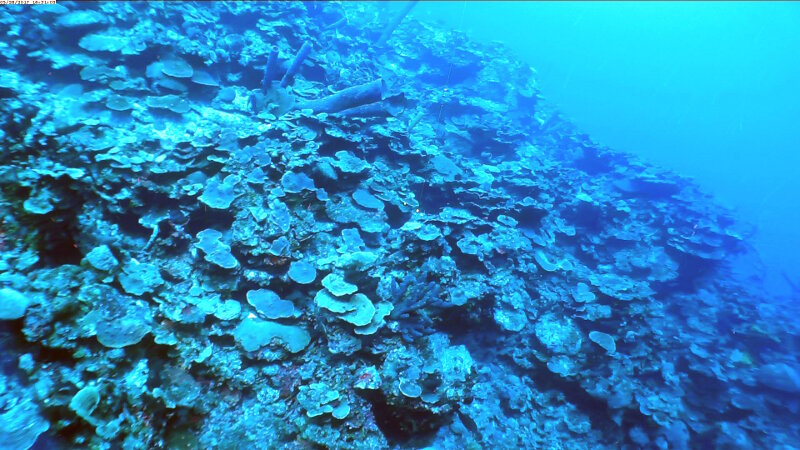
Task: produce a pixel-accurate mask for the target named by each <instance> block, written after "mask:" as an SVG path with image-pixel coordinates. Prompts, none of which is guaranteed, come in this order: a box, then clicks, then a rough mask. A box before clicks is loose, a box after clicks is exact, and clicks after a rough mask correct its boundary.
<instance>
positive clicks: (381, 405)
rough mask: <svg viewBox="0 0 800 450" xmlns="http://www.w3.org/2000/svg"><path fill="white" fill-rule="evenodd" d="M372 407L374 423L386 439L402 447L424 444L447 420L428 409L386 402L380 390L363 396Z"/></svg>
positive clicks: (414, 446)
mask: <svg viewBox="0 0 800 450" xmlns="http://www.w3.org/2000/svg"><path fill="white" fill-rule="evenodd" d="M365 398H366V400H367V401H368V402H369V403H370V405H371V407H372V415H373V416H374V417H375V423H376V424H377V425H378V428H379V429H380V430H381V432H382V433H383V435H384V436H385V437H386V439H387V440H388V441H389V442H390V443H393V444H395V445H400V446H403V447H413V448H416V447H417V446H424V444H425V443H426V442H427V441H429V440H430V439H431V438H432V437H433V436H434V434H436V431H437V430H438V429H439V428H440V427H441V426H442V425H445V423H446V422H447V420H446V418H445V417H442V416H437V415H435V414H433V413H431V412H430V411H425V410H417V409H412V408H405V407H402V406H398V405H390V404H388V403H387V400H386V397H385V396H384V395H383V393H381V392H380V391H377V392H370V393H369V394H368V395H366V396H365Z"/></svg>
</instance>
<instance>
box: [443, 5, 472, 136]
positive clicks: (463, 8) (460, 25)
mask: <svg viewBox="0 0 800 450" xmlns="http://www.w3.org/2000/svg"><path fill="white" fill-rule="evenodd" d="M466 9H467V0H464V2H463V3H462V4H461V17H460V18H459V19H458V28H457V30H458V31H461V29H462V28H463V27H464V11H466ZM452 73H453V61H450V68H448V69H447V81H446V82H445V86H444V91H445V92H447V91H448V89H449V88H450V74H452ZM443 110H444V102H442V104H441V105H439V117H437V118H436V123H439V124H441V123H442V111H443Z"/></svg>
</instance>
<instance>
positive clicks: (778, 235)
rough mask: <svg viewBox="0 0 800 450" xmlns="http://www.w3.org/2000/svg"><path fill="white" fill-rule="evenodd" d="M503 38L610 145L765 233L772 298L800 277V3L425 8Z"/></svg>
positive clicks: (435, 16) (488, 37)
mask: <svg viewBox="0 0 800 450" xmlns="http://www.w3.org/2000/svg"><path fill="white" fill-rule="evenodd" d="M412 14H415V15H418V16H420V17H425V18H426V19H429V20H434V21H437V22H439V23H442V24H444V25H445V26H446V27H448V28H454V29H461V30H464V31H465V32H466V33H468V34H469V35H470V36H471V37H472V38H474V39H476V40H480V41H483V42H491V41H501V42H503V43H504V44H506V45H507V46H508V47H509V48H511V49H512V50H513V51H514V53H515V54H516V55H517V56H518V57H519V58H521V59H522V60H524V61H526V62H527V63H529V64H530V65H531V66H533V67H534V68H535V69H536V70H537V74H538V80H539V83H540V85H541V86H542V90H543V91H544V92H545V93H546V96H547V97H548V98H549V99H551V100H552V101H553V102H555V103H557V104H558V106H559V108H560V109H561V110H562V112H563V113H564V114H565V115H566V116H568V117H569V118H570V119H571V120H573V121H574V122H575V123H576V124H578V125H579V126H580V127H581V129H583V130H584V131H586V132H587V133H589V134H591V136H592V137H593V138H594V139H596V140H597V141H598V142H600V143H602V144H604V145H608V146H610V147H613V148H615V149H617V150H621V151H625V152H630V153H634V154H637V155H641V156H643V157H644V158H646V159H647V160H648V161H650V162H652V163H653V164H658V165H660V166H662V167H666V168H669V169H672V170H675V171H676V172H678V173H681V174H683V175H686V176H690V177H692V178H693V179H695V180H696V181H697V182H698V183H699V184H700V185H701V186H702V187H703V189H705V190H706V191H708V192H710V193H711V194H713V195H714V196H715V198H716V199H717V201H718V202H720V203H721V204H724V205H726V206H728V207H730V208H732V209H734V210H735V211H736V213H737V214H738V215H739V217H741V219H742V220H743V221H746V222H748V223H749V224H751V225H752V226H753V227H755V228H756V229H757V233H756V235H755V236H754V237H753V243H754V245H756V246H757V248H758V251H759V254H760V256H761V258H762V263H763V264H764V265H765V268H763V269H761V270H764V271H765V272H766V277H767V284H768V287H769V289H771V290H772V291H773V292H775V293H777V294H779V295H789V294H790V292H791V291H790V286H789V285H787V283H786V280H785V278H784V274H785V276H786V277H789V278H790V279H791V280H793V281H794V282H796V280H798V279H800V252H798V251H797V250H798V249H800V232H799V231H798V226H797V224H798V223H800V200H799V199H798V195H797V194H798V192H800V177H798V169H797V168H798V167H800V151H798V150H800V126H798V125H797V124H798V123H800V86H799V85H798V83H797V80H798V78H800V60H799V59H798V58H797V57H796V55H797V54H798V53H799V52H800V33H797V29H798V28H800V4H798V3H796V2H423V3H422V4H420V6H419V7H417V8H416V9H415V10H414V11H413V12H412Z"/></svg>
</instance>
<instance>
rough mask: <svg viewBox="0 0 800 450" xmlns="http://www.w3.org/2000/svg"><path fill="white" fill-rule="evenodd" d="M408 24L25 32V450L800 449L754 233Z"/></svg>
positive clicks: (10, 272) (6, 389)
mask: <svg viewBox="0 0 800 450" xmlns="http://www.w3.org/2000/svg"><path fill="white" fill-rule="evenodd" d="M396 17H397V16H396V15H393V14H392V13H391V12H388V11H387V9H386V8H384V7H383V6H382V5H380V4H377V5H376V4H370V3H361V2H352V3H350V2H344V3H335V2H332V3H317V2H308V3H306V4H304V3H299V2H298V3H288V2H272V3H250V2H231V3H196V4H188V3H186V4H184V3H169V2H155V3H146V2H136V3H123V2H106V3H83V2H81V3H71V2H59V4H57V5H47V6H22V5H3V7H2V8H0V33H2V35H3V36H4V38H3V39H2V40H0V62H2V63H0V66H2V68H0V110H2V112H3V113H2V114H0V146H1V149H2V151H1V152H0V218H2V225H0V237H1V238H2V240H0V245H1V246H2V256H0V283H2V289H0V349H2V350H3V352H2V356H1V358H2V369H3V370H2V373H0V377H2V383H0V386H2V387H0V446H2V445H6V446H10V447H7V448H15V449H25V448H30V447H31V446H34V445H38V446H40V448H59V446H64V447H69V448H74V447H78V448H98V449H100V448H125V449H145V448H203V449H205V448H218V449H240V448H270V449H271V448H285V449H301V448H331V449H345V448H421V447H430V448H490V447H495V448H591V449H598V448H614V449H618V448H709V447H720V448H744V447H748V446H749V447H760V448H795V447H792V445H796V443H797V442H798V441H799V439H798V438H799V437H800V424H799V423H798V422H797V421H796V420H794V419H793V417H795V415H796V414H797V413H798V409H800V374H799V373H800V372H799V371H798V360H797V355H796V352H795V353H787V352H786V349H787V348H793V347H791V346H793V345H797V344H798V335H800V330H799V329H798V323H797V321H796V320H795V321H791V320H789V319H787V318H788V317H791V314H792V310H789V309H787V308H788V307H789V306H787V305H784V306H781V307H777V306H775V305H774V304H771V303H768V302H767V300H768V299H765V298H763V293H762V292H760V290H759V286H758V283H757V280H741V279H737V278H736V277H735V276H733V274H732V272H731V270H730V267H729V265H730V264H729V259H730V258H732V257H733V255H735V254H737V253H739V252H742V251H746V250H747V246H746V244H745V242H746V236H745V235H744V234H743V233H742V232H741V231H739V230H738V228H737V225H736V224H735V223H734V221H733V219H732V218H731V216H730V214H729V212H727V211H725V210H723V209H721V208H719V207H717V206H715V204H714V203H713V201H712V200H711V199H710V198H708V197H707V196H706V195H704V194H702V193H701V192H699V191H698V189H697V188H696V186H695V185H694V184H692V183H691V182H690V181H689V180H686V179H683V178H681V177H678V176H676V175H674V174H670V173H667V172H664V171H660V170H658V169H656V168H654V167H651V166H649V165H647V164H646V163H644V162H642V161H638V160H636V159H635V158H632V157H630V156H626V155H623V154H620V153H618V152H615V151H613V150H611V149H608V148H603V147H600V146H598V145H597V144H595V143H593V142H592V140H591V139H590V138H589V137H588V136H586V135H583V134H581V133H580V132H578V131H577V130H575V129H574V127H573V126H571V125H570V124H569V122H567V121H565V120H562V119H561V118H560V117H559V115H558V114H557V113H556V112H555V110H554V109H553V108H551V107H548V106H547V105H546V102H545V101H544V99H543V97H542V95H541V94H540V92H539V90H538V89H537V86H536V78H535V72H534V71H533V70H532V69H531V68H529V67H527V66H525V65H524V64H521V63H520V62H518V61H515V60H514V59H513V58H511V57H510V56H509V54H508V52H507V51H506V50H505V49H504V48H503V47H502V46H501V45H499V44H498V45H493V46H490V47H486V46H481V45H477V44H475V43H473V42H470V41H469V40H468V39H466V37H465V36H464V35H462V34H460V33H456V32H447V33H445V32H443V31H441V30H439V29H437V28H435V27H433V26H431V25H429V24H426V23H422V22H419V21H417V20H412V19H411V18H406V19H405V20H404V21H403V22H402V23H400V25H399V26H398V27H397V28H396V29H395V30H394V32H393V33H392V34H391V35H390V36H386V37H383V36H382V35H383V34H386V33H384V30H386V29H387V27H388V26H390V25H391V24H392V23H393V21H395V20H396V19H395V18H396ZM379 40H380V41H383V42H382V43H383V44H384V45H381V46H377V45H374V43H375V42H377V41H379ZM271 55H272V56H271ZM795 314H797V312H795ZM795 317H797V316H795ZM37 438H38V444H34V443H35V442H36V441H37ZM4 448H5V447H4Z"/></svg>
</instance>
